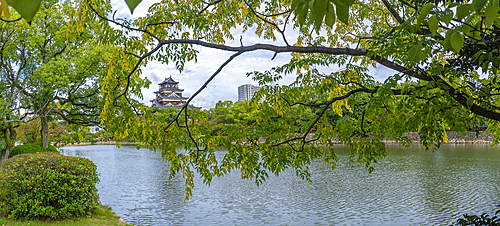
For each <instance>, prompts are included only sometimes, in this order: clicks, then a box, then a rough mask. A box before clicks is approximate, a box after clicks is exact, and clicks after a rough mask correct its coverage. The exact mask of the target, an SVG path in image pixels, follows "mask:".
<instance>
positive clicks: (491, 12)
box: [484, 1, 498, 27]
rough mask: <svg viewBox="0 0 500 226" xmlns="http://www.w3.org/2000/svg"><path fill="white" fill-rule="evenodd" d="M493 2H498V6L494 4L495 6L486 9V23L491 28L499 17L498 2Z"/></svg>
mask: <svg viewBox="0 0 500 226" xmlns="http://www.w3.org/2000/svg"><path fill="white" fill-rule="evenodd" d="M492 2H496V4H495V3H493V5H491V4H490V6H489V7H486V12H485V19H484V22H485V24H486V26H487V27H490V26H491V25H492V24H493V22H494V21H495V19H496V18H497V17H498V1H492Z"/></svg>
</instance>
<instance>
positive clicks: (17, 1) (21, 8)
mask: <svg viewBox="0 0 500 226" xmlns="http://www.w3.org/2000/svg"><path fill="white" fill-rule="evenodd" d="M41 2H42V0H7V3H9V5H10V6H12V8H14V9H15V10H16V11H17V12H18V13H19V15H21V17H22V18H23V19H25V20H26V22H28V23H29V24H31V21H33V18H34V17H35V15H36V13H37V12H38V9H39V8H40V3H41Z"/></svg>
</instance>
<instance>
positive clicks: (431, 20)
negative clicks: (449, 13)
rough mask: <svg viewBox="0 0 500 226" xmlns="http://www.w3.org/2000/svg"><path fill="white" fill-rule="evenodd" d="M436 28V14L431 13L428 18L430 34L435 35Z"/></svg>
mask: <svg viewBox="0 0 500 226" xmlns="http://www.w3.org/2000/svg"><path fill="white" fill-rule="evenodd" d="M437 29H438V19H437V17H436V15H432V16H431V18H429V30H431V33H432V36H436V31H437Z"/></svg>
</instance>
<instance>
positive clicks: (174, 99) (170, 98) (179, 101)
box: [151, 76, 201, 109]
mask: <svg viewBox="0 0 500 226" xmlns="http://www.w3.org/2000/svg"><path fill="white" fill-rule="evenodd" d="M177 84H179V82H176V81H174V80H173V79H172V76H170V77H168V78H165V80H164V81H163V82H161V83H158V86H159V87H160V90H158V91H156V92H155V94H156V98H155V99H154V100H151V102H153V103H152V104H151V107H157V108H168V107H175V108H178V109H180V108H182V106H184V104H186V101H187V99H189V97H183V96H182V92H183V91H184V90H183V89H179V86H178V85H177ZM193 108H194V109H201V108H200V107H193Z"/></svg>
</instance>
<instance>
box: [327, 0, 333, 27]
mask: <svg viewBox="0 0 500 226" xmlns="http://www.w3.org/2000/svg"><path fill="white" fill-rule="evenodd" d="M325 23H326V25H328V26H329V27H333V25H334V24H335V10H334V9H333V5H332V4H330V3H328V6H327V8H326V17H325Z"/></svg>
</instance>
